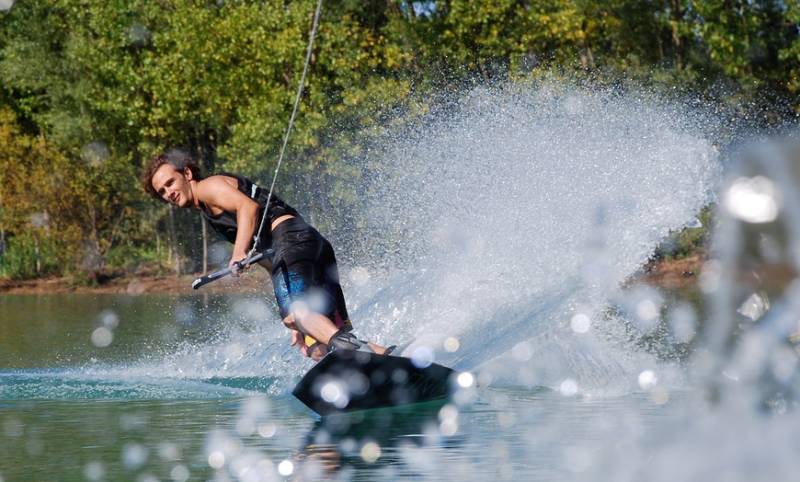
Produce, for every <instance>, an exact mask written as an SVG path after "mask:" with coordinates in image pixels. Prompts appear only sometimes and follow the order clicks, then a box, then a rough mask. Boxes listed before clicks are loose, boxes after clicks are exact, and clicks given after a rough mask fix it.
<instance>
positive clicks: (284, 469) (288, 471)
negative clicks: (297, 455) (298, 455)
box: [278, 460, 294, 477]
mask: <svg viewBox="0 0 800 482" xmlns="http://www.w3.org/2000/svg"><path fill="white" fill-rule="evenodd" d="M293 472H294V464H293V463H292V461H291V460H284V461H282V462H281V463H279V464H278V473H279V474H281V475H282V476H284V477H288V476H290V475H292V473H293Z"/></svg>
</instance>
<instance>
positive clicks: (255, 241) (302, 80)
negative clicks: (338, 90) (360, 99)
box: [247, 0, 322, 258]
mask: <svg viewBox="0 0 800 482" xmlns="http://www.w3.org/2000/svg"><path fill="white" fill-rule="evenodd" d="M321 11H322V0H318V2H317V10H316V11H315V12H314V22H313V23H312V25H311V32H309V34H308V48H306V61H305V64H304V65H303V75H302V76H301V77H300V83H299V84H298V86H297V95H296V97H295V99H294V107H293V108H292V115H291V116H290V117H289V124H288V125H287V126H286V133H285V134H284V136H283V145H282V146H281V151H280V154H279V155H278V164H277V165H276V166H275V173H274V174H273V176H272V184H270V186H269V193H268V194H267V203H266V204H265V206H264V214H263V215H262V216H261V222H260V223H259V225H258V231H256V234H255V236H253V247H252V248H250V252H249V253H247V258H251V257H252V256H253V253H255V251H256V247H257V246H258V243H259V241H261V232H262V231H263V230H264V223H265V222H266V220H267V212H268V211H269V202H270V200H271V199H272V193H273V191H274V190H275V181H276V180H277V179H278V171H280V169H281V164H282V163H283V156H284V154H285V153H286V145H287V144H288V143H289V135H290V134H291V133H292V127H293V126H294V120H295V117H296V116H297V109H298V107H299V106H300V99H301V98H302V97H303V90H304V89H305V83H306V76H307V74H308V65H309V64H310V63H311V52H312V51H313V50H314V39H315V38H316V36H317V28H318V27H319V15H320V12H321Z"/></svg>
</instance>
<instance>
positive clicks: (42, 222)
mask: <svg viewBox="0 0 800 482" xmlns="http://www.w3.org/2000/svg"><path fill="white" fill-rule="evenodd" d="M30 223H31V226H33V227H34V228H47V227H49V226H50V215H49V214H48V213H47V212H46V211H42V212H39V213H33V214H31V215H30Z"/></svg>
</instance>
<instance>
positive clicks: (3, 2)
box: [0, 0, 14, 12]
mask: <svg viewBox="0 0 800 482" xmlns="http://www.w3.org/2000/svg"><path fill="white" fill-rule="evenodd" d="M13 6H14V0H0V10H2V11H4V12H5V11H7V10H11V7H13Z"/></svg>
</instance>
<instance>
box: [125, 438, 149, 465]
mask: <svg viewBox="0 0 800 482" xmlns="http://www.w3.org/2000/svg"><path fill="white" fill-rule="evenodd" d="M147 455H148V454H147V448H146V447H145V446H144V445H141V444H138V443H126V444H125V445H124V446H123V447H122V465H124V466H125V468H126V469H128V470H136V469H138V468H139V467H141V466H142V465H144V463H145V462H147Z"/></svg>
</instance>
